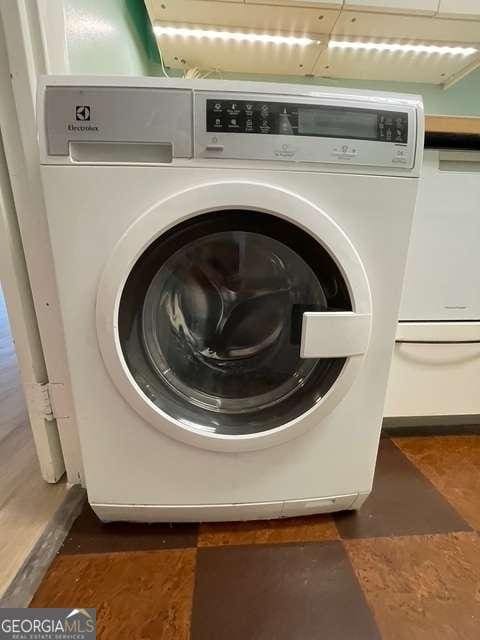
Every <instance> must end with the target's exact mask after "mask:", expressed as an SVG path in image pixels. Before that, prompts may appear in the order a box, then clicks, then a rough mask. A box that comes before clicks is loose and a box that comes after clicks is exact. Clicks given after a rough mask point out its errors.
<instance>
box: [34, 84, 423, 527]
mask: <svg viewBox="0 0 480 640" xmlns="http://www.w3.org/2000/svg"><path fill="white" fill-rule="evenodd" d="M38 118H39V138H40V150H41V163H42V167H41V173H42V180H43V185H44V191H45V198H46V206H47V210H48V225H49V229H50V235H51V242H52V248H53V254H54V262H55V270H56V277H57V284H58V289H59V297H60V304H61V313H62V317H63V322H64V331H65V340H66V345H67V352H68V359H69V366H70V369H71V377H72V386H73V397H74V407H73V410H74V415H75V419H76V420H77V422H78V426H79V431H80V440H81V447H82V454H83V461H84V465H85V475H86V485H87V490H88V496H89V500H90V503H91V504H92V506H93V508H94V510H95V511H96V513H97V514H98V515H99V516H100V518H101V519H103V520H137V521H168V520H175V521H181V520H184V521H188V520H229V519H249V518H270V517H281V516H283V517H285V516H291V515H298V514H308V513H317V512H322V511H333V510H340V509H356V508H358V507H359V506H360V505H361V504H362V502H363V501H364V500H365V498H366V497H367V495H368V493H369V492H370V489H371V486H372V478H373V472H374V466H375V459H376V454H377V445H378V439H379V434H380V425H381V420H382V411H383V405H384V399H385V388H386V383H387V376H388V370H389V365H390V359H391V353H392V348H393V343H394V337H395V329H396V323H397V319H398V308H399V304H400V292H401V286H402V280H403V275H404V267H405V261H406V254H407V245H408V239H409V234H410V226H411V220H412V214H413V210H414V204H415V198H416V193H417V183H418V176H419V170H420V166H421V158H422V145H423V111H422V103H421V100H420V98H417V97H414V96H399V95H393V94H380V93H371V92H359V91H352V90H339V89H330V88H328V89H327V88H318V87H317V88H313V87H309V86H293V85H275V84H257V83H243V82H215V81H182V80H168V79H156V78H145V79H143V78H142V79H130V78H101V77H83V78H82V77H80V78H73V77H46V78H44V79H43V80H42V82H41V83H40V88H39V100H38Z"/></svg>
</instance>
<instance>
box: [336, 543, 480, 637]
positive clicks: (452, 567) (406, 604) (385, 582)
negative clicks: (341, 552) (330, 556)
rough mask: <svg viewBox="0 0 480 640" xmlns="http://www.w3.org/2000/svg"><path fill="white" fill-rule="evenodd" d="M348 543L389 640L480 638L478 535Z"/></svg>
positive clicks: (362, 582)
mask: <svg viewBox="0 0 480 640" xmlns="http://www.w3.org/2000/svg"><path fill="white" fill-rule="evenodd" d="M345 544H346V546H347V549H348V552H349V555H350V557H351V560H352V564H353V567H354V570H355V572H356V574H357V576H358V579H359V580H360V583H361V585H362V587H363V590H364V592H365V595H366V597H367V600H368V602H369V604H370V606H371V607H372V609H373V611H374V614H375V619H376V621H377V624H378V626H379V628H380V631H381V632H382V638H383V640H413V639H414V640H477V639H478V638H479V637H480V539H479V538H478V535H477V533H476V532H470V533H451V534H443V535H433V536H432V535H428V536H412V537H404V538H394V539H391V538H390V539H388V538H381V539H380V538H377V539H370V540H349V541H347V542H346V543H345Z"/></svg>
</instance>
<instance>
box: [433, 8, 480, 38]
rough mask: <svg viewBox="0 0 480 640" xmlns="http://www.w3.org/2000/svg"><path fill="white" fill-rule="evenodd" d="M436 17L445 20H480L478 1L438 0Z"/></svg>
mask: <svg viewBox="0 0 480 640" xmlns="http://www.w3.org/2000/svg"><path fill="white" fill-rule="evenodd" d="M438 15H439V16H443V17H446V18H465V19H473V20H480V0H440V7H439V9H438ZM479 30H480V27H479ZM479 39H480V38H479Z"/></svg>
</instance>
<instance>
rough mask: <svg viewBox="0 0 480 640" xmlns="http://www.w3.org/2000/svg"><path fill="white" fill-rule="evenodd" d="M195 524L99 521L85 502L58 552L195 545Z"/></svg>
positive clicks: (131, 549) (108, 550) (105, 551)
mask: <svg viewBox="0 0 480 640" xmlns="http://www.w3.org/2000/svg"><path fill="white" fill-rule="evenodd" d="M196 544H197V525H195V524H185V523H178V524H168V523H166V524H165V523H162V524H136V523H131V522H111V523H108V524H104V523H102V522H101V521H100V520H99V519H98V517H97V516H96V515H95V513H94V512H93V510H92V509H91V507H90V506H89V505H88V504H86V505H85V508H84V510H83V512H82V513H81V515H80V516H79V518H78V519H77V520H76V521H75V523H74V524H73V527H72V529H71V530H70V533H69V534H68V536H67V538H66V540H65V543H64V545H63V547H62V549H61V550H60V553H65V554H72V553H111V552H114V551H139V550H149V549H175V548H183V547H195V546H196Z"/></svg>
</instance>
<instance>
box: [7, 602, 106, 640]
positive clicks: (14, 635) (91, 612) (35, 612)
mask: <svg viewBox="0 0 480 640" xmlns="http://www.w3.org/2000/svg"><path fill="white" fill-rule="evenodd" d="M39 638H41V639H42V640H95V638H96V610H95V609H3V610H1V611H0V640H37V639H39Z"/></svg>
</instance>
